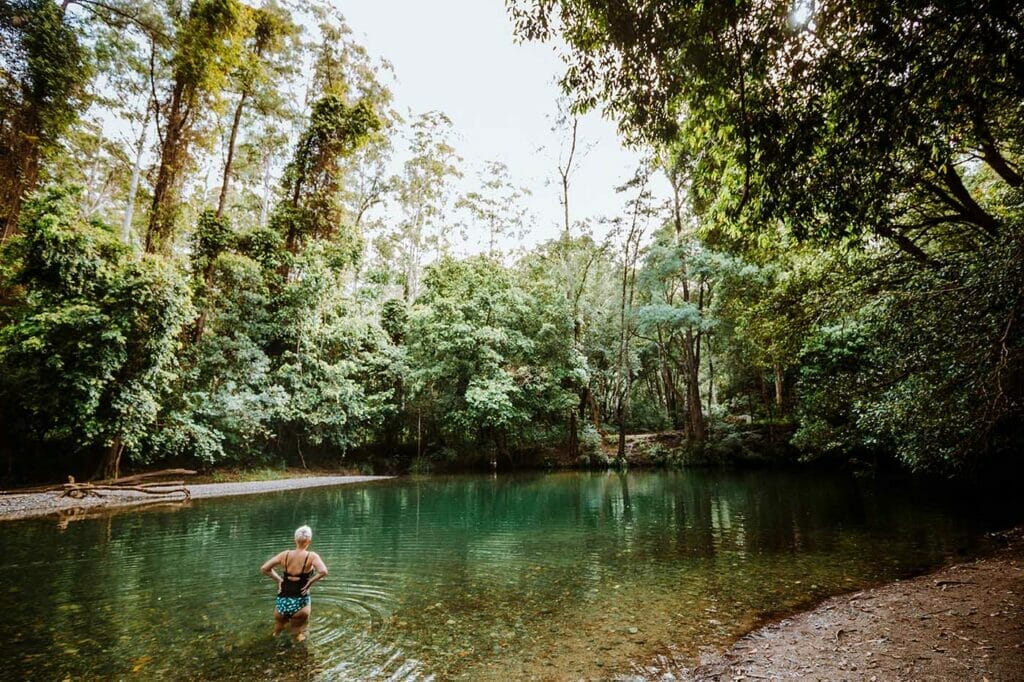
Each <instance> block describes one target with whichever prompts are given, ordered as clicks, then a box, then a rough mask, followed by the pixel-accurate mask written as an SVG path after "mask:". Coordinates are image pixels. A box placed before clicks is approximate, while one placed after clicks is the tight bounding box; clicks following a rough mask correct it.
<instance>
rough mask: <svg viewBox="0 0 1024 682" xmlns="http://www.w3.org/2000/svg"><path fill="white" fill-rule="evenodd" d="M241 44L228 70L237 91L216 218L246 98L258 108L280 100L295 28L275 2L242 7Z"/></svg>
mask: <svg viewBox="0 0 1024 682" xmlns="http://www.w3.org/2000/svg"><path fill="white" fill-rule="evenodd" d="M243 11H244V12H245V15H246V16H245V20H244V23H245V26H246V28H245V38H244V43H245V48H244V51H243V54H242V57H241V59H240V60H239V64H238V66H237V67H236V69H235V71H234V72H233V73H232V74H231V78H232V80H233V81H234V82H235V84H236V85H235V89H236V90H237V92H238V101H237V102H236V104H235V108H234V113H233V114H232V117H231V128H230V131H229V132H228V140H227V144H226V150H225V153H224V156H225V158H224V172H223V174H222V176H221V186H220V195H219V197H218V199H217V211H216V215H217V217H218V218H220V217H222V216H223V215H224V209H225V208H226V206H227V199H228V188H229V186H230V183H231V174H232V171H233V167H234V159H235V143H236V141H237V139H238V131H239V128H240V127H241V123H242V113H243V111H244V110H245V108H246V106H247V105H248V104H249V101H250V99H252V98H256V99H257V100H258V101H257V102H256V106H257V107H258V108H260V109H264V110H265V109H267V108H276V107H275V106H274V104H276V102H275V103H273V104H272V103H271V102H269V101H268V100H280V99H281V98H280V96H279V95H278V93H277V90H276V89H277V88H278V87H280V83H279V82H278V81H279V79H280V77H281V76H282V75H283V74H284V73H285V72H286V71H288V70H289V69H290V68H292V67H291V64H290V63H289V57H292V58H294V56H295V54H294V50H289V49H288V48H289V47H291V46H293V44H294V42H295V39H296V38H297V36H298V31H299V28H298V26H296V25H295V24H294V23H293V22H292V20H291V17H290V16H289V14H288V12H287V11H285V10H283V9H282V8H280V7H277V6H276V5H267V6H265V7H262V8H259V9H252V8H249V7H245V8H244V10H243Z"/></svg>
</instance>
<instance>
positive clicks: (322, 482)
mask: <svg viewBox="0 0 1024 682" xmlns="http://www.w3.org/2000/svg"><path fill="white" fill-rule="evenodd" d="M388 478H391V477H390V476H310V477H307V478H282V479H278V480H274V481H249V482H240V483H198V484H195V485H188V486H187V487H188V489H189V491H190V492H191V493H192V499H193V500H198V499H203V498H209V497H229V496H232V495H256V494H259V493H269V492H275V491H278V490H297V489H299V488H321V487H324V486H334V485H347V484H351V483H364V482H367V481H381V480H386V479H388ZM181 499H182V496H181V495H170V496H168V497H167V498H166V499H165V500H162V501H163V502H180V501H181ZM160 501H161V500H154V498H153V496H151V495H145V494H142V493H137V492H133V491H130V490H126V491H124V492H120V491H118V492H113V491H104V497H103V498H97V497H86V498H83V499H80V500H76V499H71V498H69V497H65V498H61V497H60V496H59V493H52V492H48V493H29V494H20V495H19V494H14V495H0V521H6V520H12V519H23V518H28V517H32V516H49V515H51V514H61V513H67V514H74V513H78V514H85V513H94V512H102V511H104V510H106V509H118V508H124V507H132V506H136V505H143V504H145V505H148V504H152V503H154V502H160Z"/></svg>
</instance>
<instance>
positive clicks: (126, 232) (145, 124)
mask: <svg viewBox="0 0 1024 682" xmlns="http://www.w3.org/2000/svg"><path fill="white" fill-rule="evenodd" d="M148 131H149V112H148V111H147V112H146V118H144V119H143V120H142V134H141V135H139V142H138V144H137V145H136V146H135V165H134V166H132V179H131V182H130V183H129V184H128V204H127V205H126V206H125V208H124V218H123V219H122V220H121V242H122V243H124V244H130V243H131V239H132V232H131V230H132V219H133V218H134V217H135V198H136V197H137V196H138V194H139V179H140V178H141V177H142V157H143V155H144V154H145V151H146V133H147V132H148Z"/></svg>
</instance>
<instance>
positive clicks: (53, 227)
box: [0, 188, 190, 473]
mask: <svg viewBox="0 0 1024 682" xmlns="http://www.w3.org/2000/svg"><path fill="white" fill-rule="evenodd" d="M77 200H78V197H77V196H76V193H75V192H74V191H72V190H68V189H65V188H55V189H52V190H49V191H47V192H44V193H42V194H40V195H38V196H37V197H35V198H34V199H32V200H31V201H30V202H29V203H28V204H27V206H26V207H25V210H24V212H23V214H22V224H21V227H22V231H23V233H24V236H23V237H21V238H20V239H18V240H16V241H14V242H12V243H11V245H9V246H7V247H6V248H7V249H10V250H15V249H16V250H18V251H19V252H20V253H19V256H20V258H19V260H20V265H19V266H17V267H16V268H15V270H14V271H13V272H12V273H11V280H12V281H11V282H10V284H12V285H14V286H16V287H17V289H18V291H19V292H20V295H19V296H18V298H17V299H16V302H15V309H14V312H13V313H12V314H11V315H10V318H9V322H8V323H7V324H5V325H4V326H3V327H2V328H0V377H2V379H0V405H2V407H0V411H2V412H3V414H4V421H5V423H7V424H9V425H10V426H9V427H8V428H9V429H10V432H11V433H10V434H9V435H13V437H14V438H15V439H16V440H15V442H16V443H18V442H20V443H21V444H22V445H23V446H24V447H29V448H32V447H35V446H36V445H37V444H45V445H46V447H47V448H48V449H53V450H56V451H57V452H58V453H59V451H60V449H61V448H68V449H69V450H70V452H71V453H73V460H71V461H68V460H66V459H64V458H63V457H61V456H60V455H59V454H55V455H54V454H51V455H50V457H51V458H56V459H57V461H59V462H61V463H62V464H64V465H67V466H71V467H73V468H74V470H76V471H79V472H82V471H85V470H86V467H88V466H89V464H90V463H91V462H90V460H91V459H92V458H93V457H94V456H95V455H96V453H97V452H98V451H99V449H101V448H103V447H109V446H110V445H111V444H112V443H114V442H115V441H119V442H121V443H123V444H124V445H125V446H126V447H127V449H128V451H129V453H131V454H132V455H135V456H138V455H139V454H140V446H141V443H142V442H143V440H144V439H145V438H146V436H147V434H148V432H149V430H150V429H151V428H152V426H153V425H154V422H155V420H156V416H157V412H158V410H159V407H160V404H161V401H162V400H163V398H164V397H165V390H166V387H167V383H168V379H169V378H171V377H172V376H173V372H174V370H175V364H176V362H175V359H176V353H177V351H178V346H179V338H180V333H181V329H182V326H183V325H184V323H185V322H186V320H187V319H189V314H190V306H189V301H188V295H187V287H186V286H185V282H184V280H183V278H182V277H181V275H180V274H178V273H177V272H176V271H175V270H174V269H173V268H171V267H169V266H168V264H167V263H165V262H163V261H161V260H159V259H144V260H142V261H136V260H134V259H133V258H132V257H131V254H130V253H128V252H127V250H126V249H125V248H124V247H123V246H121V245H120V244H119V243H118V242H117V241H116V239H115V237H114V235H113V232H112V231H111V229H110V228H109V227H107V226H104V225H100V224H89V223H86V222H84V221H82V220H81V219H80V218H79V217H78V214H77ZM51 462H52V459H51ZM37 464H38V465H39V466H43V467H45V466H46V463H43V462H39V463H37ZM90 473H91V471H90Z"/></svg>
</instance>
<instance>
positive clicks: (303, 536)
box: [295, 526, 313, 540]
mask: <svg viewBox="0 0 1024 682" xmlns="http://www.w3.org/2000/svg"><path fill="white" fill-rule="evenodd" d="M295 539H296V540H312V539H313V529H312V528H310V527H309V526H299V527H298V528H296V529H295Z"/></svg>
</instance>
